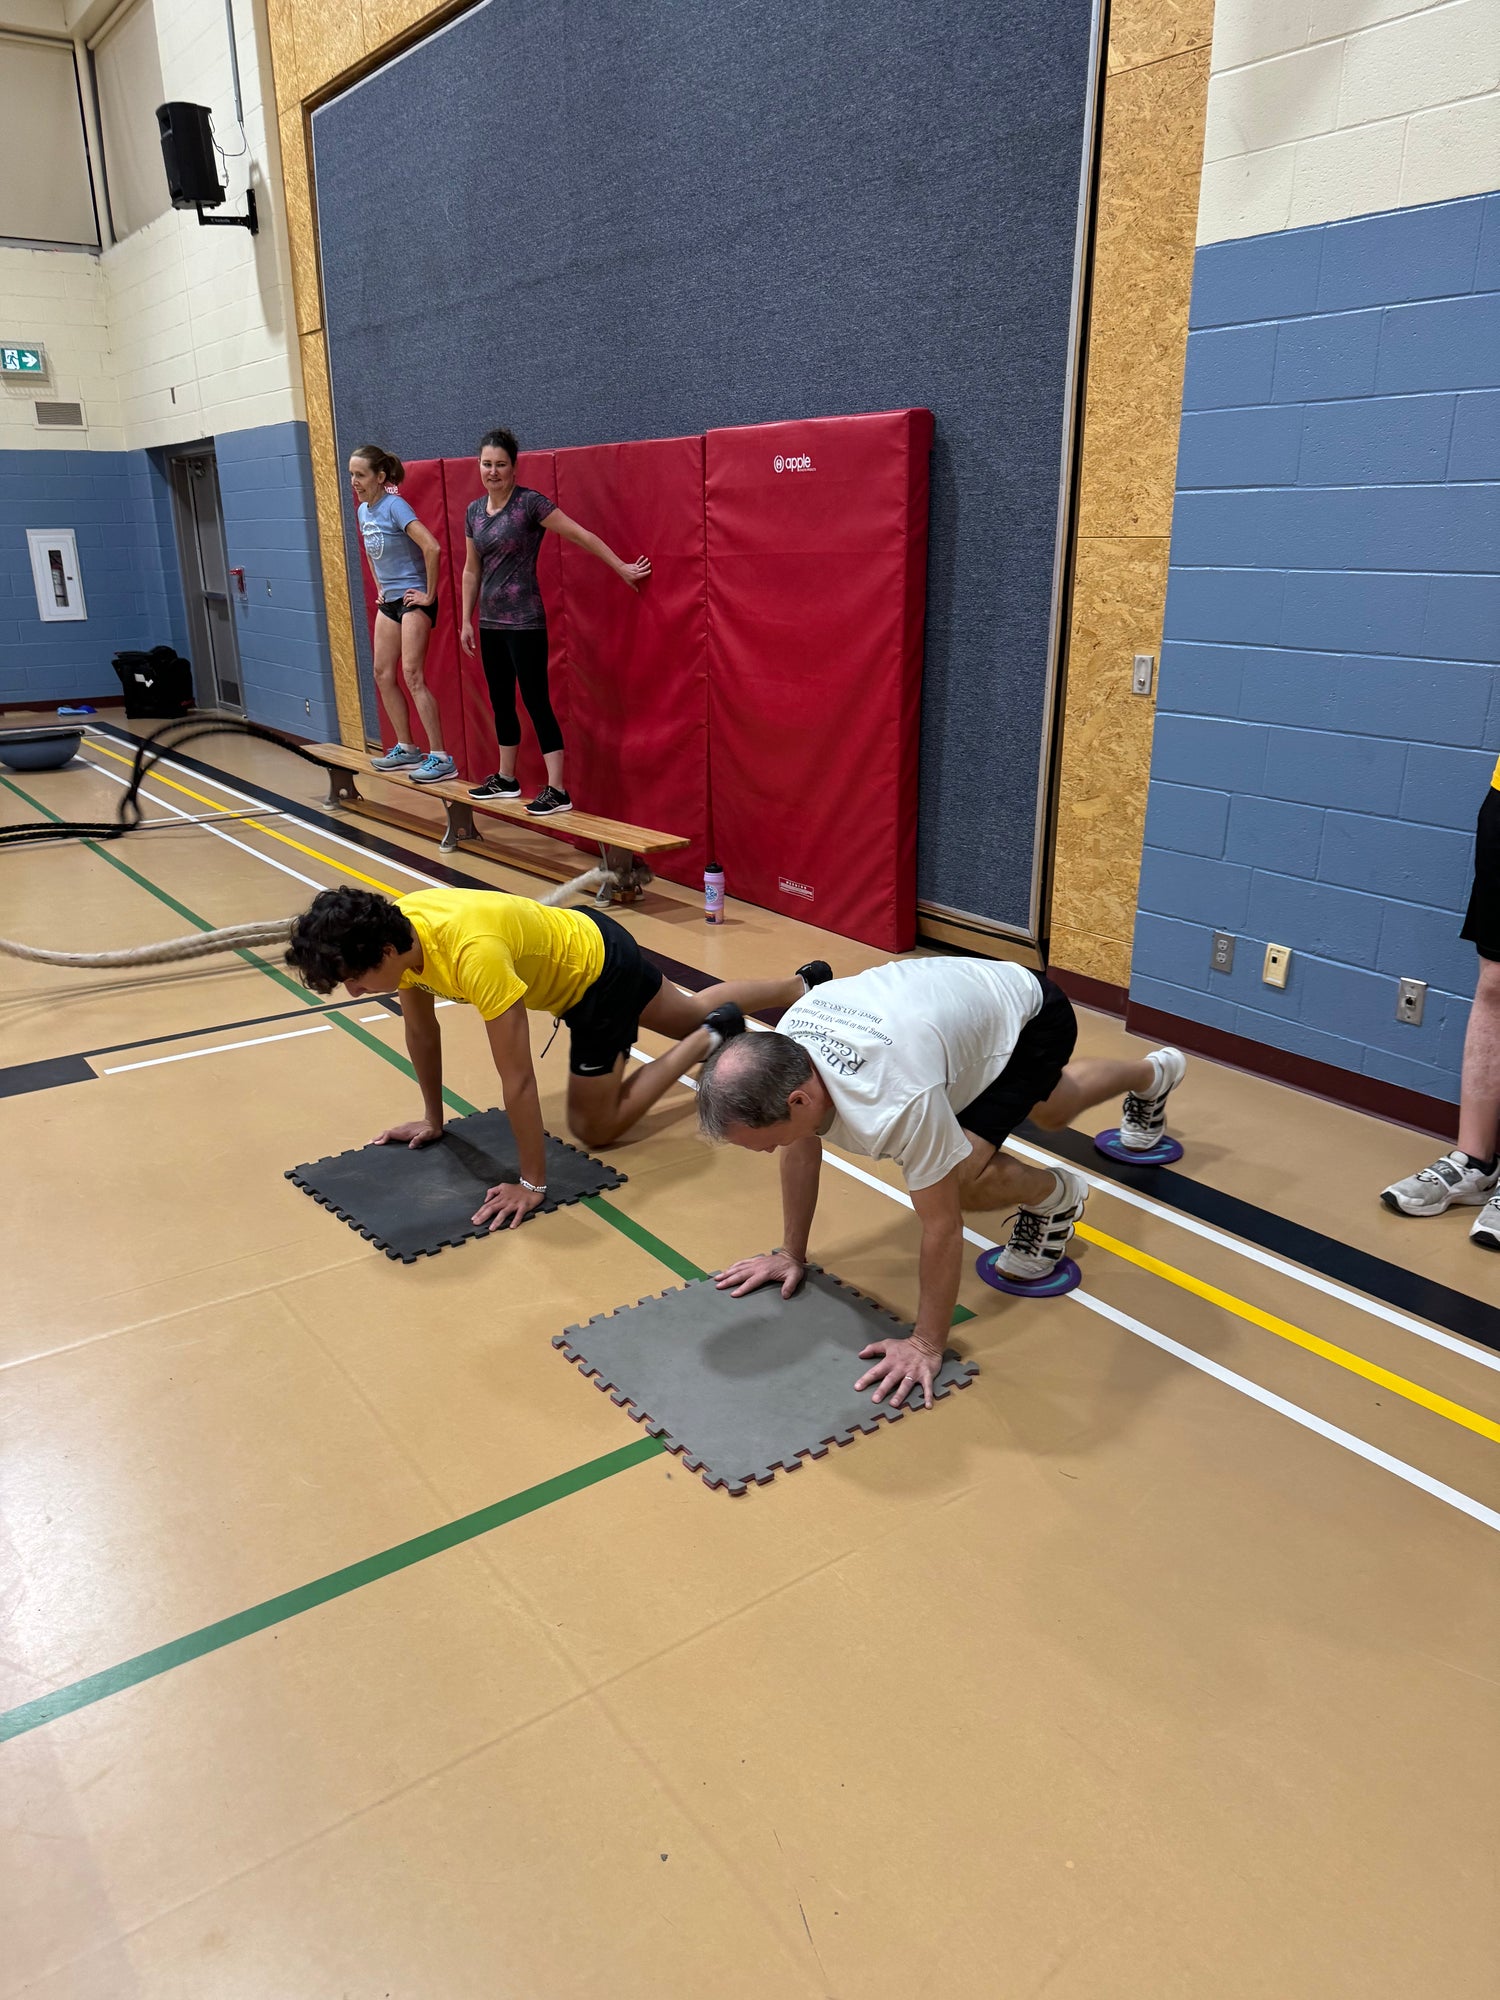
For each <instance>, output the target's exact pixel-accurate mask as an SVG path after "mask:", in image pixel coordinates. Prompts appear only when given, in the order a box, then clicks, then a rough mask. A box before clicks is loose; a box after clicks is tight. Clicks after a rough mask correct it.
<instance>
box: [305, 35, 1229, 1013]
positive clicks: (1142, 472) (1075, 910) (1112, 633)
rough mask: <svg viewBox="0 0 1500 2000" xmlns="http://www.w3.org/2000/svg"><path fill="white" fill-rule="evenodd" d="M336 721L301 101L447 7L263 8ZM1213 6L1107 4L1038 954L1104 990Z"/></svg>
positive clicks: (351, 721) (1133, 852)
mask: <svg viewBox="0 0 1500 2000" xmlns="http://www.w3.org/2000/svg"><path fill="white" fill-rule="evenodd" d="M267 11H268V18H269V26H270V40H271V58H272V67H273V70H274V74H275V81H276V103H277V113H278V119H279V124H280V131H281V151H282V171H283V173H284V175H285V180H286V204H287V220H288V230H289V234H290V239H291V254H292V279H293V288H294V292H295V297H296V307H297V329H298V334H299V337H300V346H301V354H302V372H303V381H304V387H305V392H306V400H307V421H308V429H309V433H310V441H311V447H312V457H313V474H314V482H315V488H316V493H317V504H318V533H319V541H320V544H321V548H322V555H323V578H324V591H325V596H326V600H327V609H328V630H329V638H330V643H331V646H332V651H333V666H334V686H335V693H336V696H337V701H338V712H339V727H340V732H341V734H342V736H343V739H344V741H345V742H346V743H350V744H355V745H357V744H360V743H362V742H363V740H364V726H363V722H362V719H361V713H360V700H359V686H358V681H357V678H356V667H355V653H354V634H353V629H352V626H351V624H350V615H349V587H348V574H347V570H346V567H345V561H344V538H343V534H342V531H341V525H340V509H341V508H342V507H343V506H344V505H345V504H346V495H345V490H344V478H343V472H342V468H341V467H340V466H339V464H338V461H337V457H336V455H335V444H334V431H333V412H332V406H331V402H330V397H329V387H328V357H327V349H326V345H325V341H324V333H323V314H322V300H321V295H320V289H319V284H318V264H317V234H316V229H315V226H314V220H313V189H312V184H311V178H310V175H309V170H308V154H307V117H308V113H309V111H310V109H311V106H312V105H313V104H314V103H315V102H316V101H318V100H319V99H320V98H321V97H323V96H325V95H326V94H327V93H328V92H329V91H330V90H331V89H332V88H333V87H334V86H336V85H338V84H341V83H344V82H347V81H349V80H351V79H352V78H353V77H355V76H357V75H359V74H360V73H361V72H362V71H364V70H367V69H369V68H370V67H372V66H373V65H374V64H375V63H376V62H378V61H381V60H383V59H384V58H385V57H387V56H389V55H391V54H393V53H394V52H395V51H396V50H397V49H398V48H400V47H401V46H402V45H403V44H405V43H407V42H410V41H412V40H415V39H416V38H417V36H418V35H419V34H420V33H423V32H426V31H427V30H429V29H430V28H432V27H434V26H436V25H437V24H438V23H439V22H440V21H441V20H443V19H445V18H446V17H447V16H449V15H451V14H453V13H456V12H458V11H460V9H459V7H458V6H456V5H454V4H452V0H448V3H447V4H442V0H439V4H433V0H267ZM1212 25H1213V0H1115V5H1114V7H1113V10H1112V16H1111V23H1110V32H1109V50H1108V81H1107V84H1106V91H1105V106H1104V132H1103V145H1102V155H1101V184H1100V190H1099V212H1098V223H1097V249H1096V262H1095V271H1094V289H1093V301H1092V310H1091V324H1090V328H1089V348H1088V374H1087V380H1086V403H1085V414H1084V435H1083V477H1082V492H1081V505H1080V513H1079V524H1078V527H1079V542H1078V561H1077V566H1076V574H1075V583H1074V600H1073V615H1072V620H1071V625H1070V629H1069V661H1068V688H1067V702H1066V710H1065V721H1064V736H1063V751H1062V765H1061V775H1060V788H1059V809H1058V818H1057V835H1056V861H1055V873H1054V886H1053V898H1052V915H1053V929H1052V959H1053V962H1054V963H1055V964H1058V965H1060V966H1064V967H1066V968H1067V969H1069V970H1071V971H1075V972H1082V973H1087V974H1089V975H1090V976H1091V977H1093V978H1096V979H1101V980H1105V981H1107V982H1109V983H1110V984H1112V985H1119V986H1124V985H1125V984H1126V983H1127V982H1128V979H1129V969H1130V936H1131V927H1132V923H1133V919H1134V914H1135V892H1136V882H1137V878H1138V876H1139V871H1140V853H1141V836H1142V830H1143V827H1144V823H1145V811H1146V786H1147V779H1148V774H1149V770H1150V758H1151V721H1152V704H1151V703H1150V702H1147V701H1143V700H1141V699H1140V697H1139V696H1133V695H1131V694H1130V692H1129V685H1130V659H1131V655H1132V654H1133V653H1136V652H1141V651H1150V652H1157V651H1158V650H1159V648H1160V642H1161V623H1162V611H1163V606H1164V603H1165V598H1166V578H1167V544H1168V536H1169V533H1170V528H1171V514H1172V494H1173V484H1174V476H1175V465H1176V452H1177V427H1178V420H1179V415H1180V410H1181V389H1182V367H1183V354H1184V350H1185V346H1186V340H1187V316H1188V295H1189V290H1190V287H1191V283H1192V266H1193V240H1194V233H1195V223H1196V217H1197V204H1198V174H1199V167H1200V163H1201V160H1202V154H1203V114H1204V105H1205V102H1206V99H1207V94H1208V57H1209V41H1210V35H1211V30H1212Z"/></svg>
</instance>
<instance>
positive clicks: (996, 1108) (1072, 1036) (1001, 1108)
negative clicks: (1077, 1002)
mask: <svg viewBox="0 0 1500 2000" xmlns="http://www.w3.org/2000/svg"><path fill="white" fill-rule="evenodd" d="M1037 978H1038V979H1039V980H1040V981H1041V986H1042V1004H1041V1007H1040V1009H1039V1010H1038V1011H1037V1012H1036V1013H1035V1014H1033V1015H1032V1017H1031V1019H1030V1020H1029V1021H1028V1022H1027V1023H1026V1026H1025V1027H1024V1028H1023V1029H1022V1030H1021V1032H1020V1035H1019V1036H1018V1037H1017V1040H1016V1045H1015V1047H1014V1048H1013V1049H1012V1050H1011V1052H1010V1061H1009V1062H1008V1063H1007V1064H1006V1065H1005V1067H1004V1069H1003V1070H1001V1072H1000V1074H999V1075H998V1076H997V1077H996V1078H995V1080H994V1082H993V1083H989V1084H986V1085H985V1087H984V1089H983V1090H981V1091H980V1093H979V1095H978V1096H977V1097H976V1098H975V1099H974V1102H973V1103H972V1104H966V1105H965V1106H964V1108H963V1110H962V1111H960V1112H959V1114H958V1122H959V1124H960V1125H962V1126H963V1128H964V1130H965V1131H966V1132H972V1133H974V1134H975V1136H976V1137H978V1138H980V1139H988V1140H989V1142H990V1144H991V1145H992V1146H1003V1145H1004V1144H1005V1142H1006V1140H1007V1139H1008V1138H1009V1137H1010V1135H1011V1133H1012V1132H1014V1131H1015V1129H1016V1127H1017V1126H1018V1125H1019V1124H1021V1123H1022V1121H1023V1120H1024V1119H1026V1118H1028V1117H1029V1116H1030V1114H1031V1111H1032V1108H1033V1107H1034V1106H1035V1105H1038V1104H1041V1103H1043V1102H1044V1101H1045V1100H1046V1099H1047V1098H1049V1097H1050V1096H1051V1095H1052V1093H1053V1091H1054V1090H1056V1088H1057V1085H1058V1080H1059V1078H1060V1077H1061V1076H1062V1073H1063V1071H1064V1070H1065V1069H1066V1068H1067V1065H1068V1060H1069V1058H1070V1057H1071V1056H1072V1053H1073V1047H1074V1044H1075V1043H1076V1042H1077V1040H1078V1016H1077V1015H1076V1014H1075V1013H1074V1012H1073V1003H1072V1001H1071V1000H1070V999H1069V998H1068V996H1067V994H1066V993H1064V992H1063V990H1062V988H1061V987H1060V986H1054V985H1053V983H1052V981H1051V980H1050V979H1049V978H1048V977H1047V976H1046V974H1045V973H1042V972H1039V973H1038V974H1037Z"/></svg>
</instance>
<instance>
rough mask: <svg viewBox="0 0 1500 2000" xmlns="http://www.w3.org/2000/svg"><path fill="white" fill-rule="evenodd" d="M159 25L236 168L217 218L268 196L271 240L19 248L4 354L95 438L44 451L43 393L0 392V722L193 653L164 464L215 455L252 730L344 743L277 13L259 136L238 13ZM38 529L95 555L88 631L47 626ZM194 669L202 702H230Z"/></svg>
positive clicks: (254, 80) (2, 13)
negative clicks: (286, 159)
mask: <svg viewBox="0 0 1500 2000" xmlns="http://www.w3.org/2000/svg"><path fill="white" fill-rule="evenodd" d="M150 4H151V6H152V9H153V19H154V22H155V28H156V41H157V52H158V59H159V63H160V69H161V81H162V98H163V100H164V101H173V100H183V101H186V102H189V103H195V104H206V105H208V106H209V108H210V109H211V111H212V112H213V117H214V127H215V131H216V133H217V136H218V140H219V143H220V145H221V146H222V148H223V150H224V153H225V155H226V156H227V157H226V160H225V163H224V166H223V169H222V173H223V178H224V179H225V181H226V183H227V185H228V190H229V196H228V201H227V203H226V204H225V208H224V209H223V210H221V211H219V212H220V213H221V214H222V213H226V212H227V213H238V214H243V213H244V209H245V192H246V189H247V187H249V186H253V187H254V189H255V195H256V201H257V204H258V208H259V215H260V233H259V234H258V235H257V236H255V237H252V236H251V235H250V233H249V232H248V230H241V229H225V228H203V227H202V226H201V225H200V223H199V221H198V218H197V216H196V215H195V214H194V213H193V212H192V211H191V210H187V211H181V212H179V211H176V210H173V209H171V208H167V209H165V212H164V213H162V214H160V215H158V216H156V217H155V218H154V220H152V221H151V222H149V223H147V224H146V225H145V226H144V227H142V228H140V229H138V230H136V231H134V232H133V233H132V234H131V235H129V236H127V237H125V238H124V239H123V240H122V241H120V242H118V243H115V242H111V241H109V240H108V235H109V230H108V211H107V209H105V208H104V204H103V199H102V191H101V195H100V207H101V211H102V214H101V221H102V223H103V224H104V233H105V236H106V241H105V244H104V246H103V248H102V249H101V250H99V251H90V250H81V249H80V250H37V249H27V248H15V247H8V246H0V337H6V338H10V339H18V340H28V339H34V340H38V341H40V342H41V343H42V344H43V345H44V346H45V347H46V349H47V355H48V363H49V368H48V376H47V380H46V384H45V387H44V388H43V389H42V390H41V395H42V397H43V398H44V399H46V400H49V401H76V402H81V403H82V404H83V406H84V411H85V415H86V419H87V428H86V430H83V431H78V430H45V431H44V430H38V429H37V428H36V424H35V418H34V414H33V405H34V403H35V401H36V400H38V395H37V389H36V387H35V386H32V385H27V386H24V387H17V388H14V389H0V704H3V703H6V702H17V701H19V702H23V703H35V702H36V701H41V702H43V703H51V702H54V701H59V700H64V699H69V698H77V697H80V696H84V697H90V696H98V695H100V694H102V693H104V692H106V691H107V690H108V689H109V687H110V683H111V672H110V661H111V658H112V656H113V654H114V653H115V652H116V651H117V650H120V649H123V648H127V647H137V646H143V645H152V644H155V643H159V642H166V641H170V642H171V643H173V644H175V645H177V646H178V647H179V648H181V647H184V646H186V645H187V644H188V642H189V627H188V623H187V617H186V609H185V600H184V595H183V586H182V582H181V578H180V574H179V563H178V553H177V548H176V540H175V534H174V530H173V522H172V510H171V506H170V503H169V499H168V488H167V466H166V463H165V457H164V453H165V452H168V451H170V448H171V447H172V446H180V445H196V444H198V443H200V442H201V441H203V440H205V439H211V440H212V441H213V444H214V447H215V453H216V458H217V463H218V475H219V490H220V496H221V501H222V510H223V518H224V529H225V539H226V546H227V553H228V560H229V563H230V565H231V566H232V567H233V568H234V569H235V570H236V571H237V572H238V574H239V575H240V576H242V578H243V583H242V584H238V583H237V585H236V590H235V593H234V597H233V602H234V608H235V631H236V637H237V642H238V650H239V660H238V680H239V686H240V688H241V690H242V694H243V699H244V704H245V708H246V711H247V713H249V714H250V715H251V716H252V717H253V718H254V719H255V720H257V721H261V722H269V723H273V724H275V725H276V726H278V727H280V728H284V729H288V730H292V731H295V732H297V733H300V734H305V735H309V736H327V735H331V734H333V733H334V731H335V729H336V726H337V725H336V720H335V714H334V704H333V684H332V673H331V667H330V662H329V657H328V640H327V632H326V628H325V623H324V616H323V609H322V601H323V600H322V581H321V562H320V558H319V554H318V543H317V528H316V519H315V507H314V502H313V494H312V476H311V464H310V460H309V456H308V448H307V427H306V424H305V422H304V421H303V416H304V410H303V398H302V383H301V374H300V366H299V359H298V353H297V338H296V321H295V315H294V313H293V309H292V292H291V265H290V258H289V255H288V251H287V238H286V225H285V213H284V205H283V199H282V190H281V163H280V158H279V153H278V148H277V136H276V122H275V115H274V101H273V98H272V93H271V89H270V60H269V52H268V37H267V34H266V26H265V12H264V0H232V4H233V12H234V27H233V32H234V48H235V50H236V52H237V54H238V65H239V77H240V92H241V104H242V108H243V123H241V120H240V118H239V117H238V116H237V115H236V108H235V96H234V81H233V79H234V70H233V66H232V64H231V60H230V39H229V38H230V26H229V22H228V20H227V18H226V7H225V0H150ZM115 5H116V0H0V27H10V28H14V29H19V30H23V31H26V32H31V33H38V32H39V33H43V34H47V35H51V36H55V37H58V38H61V39H69V38H71V39H72V40H73V41H74V44H75V47H79V48H82V47H83V45H84V44H85V43H86V42H87V40H88V39H89V38H90V37H92V36H95V35H97V34H98V33H99V32H100V31H101V30H102V29H103V28H104V26H105V24H106V23H107V22H108V21H109V20H110V18H111V15H112V13H113V11H114V8H115ZM268 103H270V104H271V113H270V115H269V116H268V115H267V112H266V109H265V106H266V105H267V104H268ZM155 110H156V106H155V103H153V102H151V101H149V99H148V101H145V102H143V103H142V104H141V105H140V106H139V111H138V116H139V119H140V120H141V127H140V136H141V137H142V138H143V139H144V141H145V146H146V150H147V157H148V158H151V157H152V156H153V155H154V154H155V149H156V143H157V141H156V125H155V116H154V114H155ZM90 130H91V136H90V150H91V153H92V152H93V150H94V136H93V127H92V121H91V125H90ZM95 178H96V186H97V185H98V179H99V176H98V164H97V157H96V159H95ZM162 195H163V200H165V178H164V177H163V181H162ZM27 527H68V528H71V529H72V530H73V531H74V533H75V535H76V536H77V538H78V548H79V554H80V561H81V564H82V568H83V572H84V587H85V594H86V598H87V602H88V607H89V612H88V618H87V620H86V621H85V622H84V623H82V624H80V625H66V626H43V624H42V623H41V621H40V619H39V617H38V616H37V614H36V611H35V608H34V603H33V592H32V588H31V583H30V574H29V568H28V566H27V555H26V541H25V534H24V530H25V529H26V528H27ZM192 567H193V565H191V564H190V569H191V568H192ZM195 664H196V665H197V667H198V673H199V693H200V698H204V696H205V695H206V694H211V692H212V682H211V679H210V677H209V676H208V673H207V668H206V663H205V662H204V661H197V662H195Z"/></svg>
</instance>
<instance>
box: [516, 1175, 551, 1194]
mask: <svg viewBox="0 0 1500 2000" xmlns="http://www.w3.org/2000/svg"><path fill="white" fill-rule="evenodd" d="M516 1178H517V1179H518V1180H519V1181H520V1183H521V1185H522V1187H523V1188H525V1190H526V1192H527V1193H528V1194H545V1193H546V1192H547V1183H546V1182H545V1181H543V1182H542V1184H541V1185H540V1187H539V1186H538V1185H537V1183H536V1182H535V1181H529V1180H527V1178H526V1176H525V1175H524V1174H518V1175H517V1176H516Z"/></svg>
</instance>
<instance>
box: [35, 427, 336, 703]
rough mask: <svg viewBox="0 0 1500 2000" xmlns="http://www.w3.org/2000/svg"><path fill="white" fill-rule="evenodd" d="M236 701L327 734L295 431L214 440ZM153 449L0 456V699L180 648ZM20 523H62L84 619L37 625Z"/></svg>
mask: <svg viewBox="0 0 1500 2000" xmlns="http://www.w3.org/2000/svg"><path fill="white" fill-rule="evenodd" d="M214 450H215V456H216V458H217V460H218V466H219V487H220V495H221V499H222V503H223V510H224V538H225V543H226V547H227V550H228V557H229V562H230V564H231V565H236V566H240V567H243V569H244V571H245V585H246V588H245V592H244V594H243V596H241V595H240V594H239V593H238V592H235V593H233V601H234V605H235V627H236V632H237V635H238V639H239V648H240V673H241V680H242V686H243V690H244V698H245V711H246V713H247V714H248V715H249V716H250V717H251V719H252V720H253V721H256V722H264V723H268V724H270V725H271V726H272V727H273V728H278V729H286V730H289V731H291V732H292V733H293V734H295V735H299V736H316V737H329V736H336V735H337V734H338V726H337V719H336V715H335V710H334V701H333V674H332V666H331V662H330V658H329V651H328V632H327V624H326V620H325V617H324V611H323V585H322V568H321V564H320V561H319V557H318V542H317V524H316V514H315V510H314V506H313V493H312V463H311V459H310V457H309V453H308V443H307V426H306V425H305V424H302V423H285V424H265V425H260V426H258V427H256V428H255V429H253V430H243V431H229V432H225V433H221V434H220V435H219V436H218V437H216V438H215V440H214ZM166 455H167V454H166V453H165V452H163V451H4V452H0V702H25V703H29V704H35V705H37V706H40V707H55V706H56V705H57V704H58V703H60V702H66V701H70V700H78V699H80V698H86V697H89V696H99V695H111V694H115V693H117V692H118V689H119V683H118V681H117V680H116V678H115V675H114V672H113V670H112V669H111V666H110V661H111V659H112V657H113V656H114V654H116V653H117V652H120V651H122V650H125V649H127V648H142V649H143V648H146V647H150V646H158V645H170V646H175V647H176V648H177V650H178V651H179V652H181V653H183V654H187V653H188V652H189V650H190V649H189V642H188V626H187V611H186V605H185V602H184V598H183V591H182V577H181V573H180V570H179V565H178V558H177V541H176V534H175V530H174V527H173V521H172V500H171V488H170V485H169V483H168V480H167V476H166ZM28 528H72V529H73V531H74V533H75V534H76V536H77V538H78V557H79V565H80V568H81V570H82V575H83V589H84V601H85V603H86V605H87V608H88V617H87V618H86V619H85V620H83V621H81V622H79V623H75V624H66V625H46V624H43V622H42V620H41V618H40V616H39V615H38V612H37V608H36V593H35V591H34V589H33V587H32V580H31V564H30V557H29V554H28V551H27V545H26V530H27V529H28Z"/></svg>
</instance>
